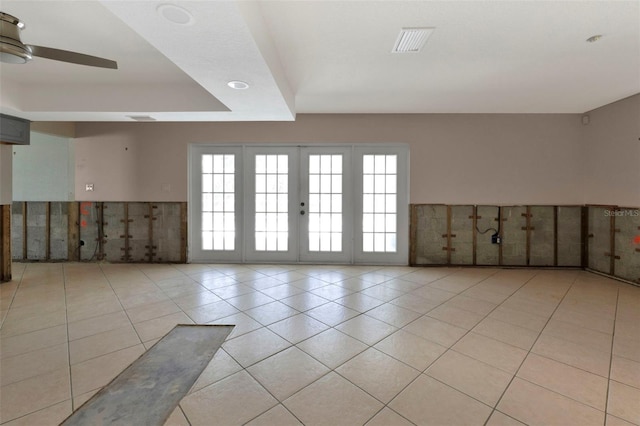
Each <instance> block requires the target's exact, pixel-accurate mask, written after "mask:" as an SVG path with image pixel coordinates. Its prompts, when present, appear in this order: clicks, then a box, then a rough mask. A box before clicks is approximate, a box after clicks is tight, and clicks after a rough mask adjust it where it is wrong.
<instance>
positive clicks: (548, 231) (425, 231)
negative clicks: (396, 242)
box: [410, 204, 582, 267]
mask: <svg viewBox="0 0 640 426" xmlns="http://www.w3.org/2000/svg"><path fill="white" fill-rule="evenodd" d="M411 214H412V217H411V227H412V229H411V242H410V243H411V250H410V253H411V259H410V263H411V264H412V265H482V266H561V267H581V266H582V264H581V262H582V207H579V206H575V207H574V206H568V207H565V206H500V207H498V206H470V205H460V206H458V205H454V206H443V205H430V204H419V205H412V206H411ZM497 237H499V238H500V241H499V242H498V243H494V242H493V240H494V239H497Z"/></svg>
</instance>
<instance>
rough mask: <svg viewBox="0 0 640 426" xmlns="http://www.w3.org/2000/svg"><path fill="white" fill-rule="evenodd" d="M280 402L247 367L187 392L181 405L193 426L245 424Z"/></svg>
mask: <svg viewBox="0 0 640 426" xmlns="http://www.w3.org/2000/svg"><path fill="white" fill-rule="evenodd" d="M277 403H278V401H276V400H275V399H274V398H273V397H272V396H271V395H270V394H269V392H267V391H266V390H265V389H264V388H263V387H262V386H260V384H259V383H258V382H257V381H256V380H255V379H253V378H252V377H251V376H250V375H249V374H248V373H247V372H246V371H240V372H238V373H235V374H233V375H232V376H229V377H227V378H226V379H223V380H220V381H219V382H217V383H215V384H213V385H211V386H207V387H206V388H204V389H201V390H199V391H197V392H194V393H192V394H190V395H187V396H186V397H184V398H183V399H182V402H181V403H180V407H181V408H182V411H183V412H184V414H185V416H186V417H187V419H188V420H189V423H191V425H192V426H198V425H213V424H215V425H218V424H219V425H225V426H234V425H243V424H245V423H246V422H247V421H249V420H251V419H253V418H255V417H256V416H258V415H259V414H261V413H263V412H265V411H267V410H268V409H270V408H271V407H274V406H275V405H276V404H277Z"/></svg>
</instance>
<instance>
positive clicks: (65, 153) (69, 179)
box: [13, 131, 75, 201]
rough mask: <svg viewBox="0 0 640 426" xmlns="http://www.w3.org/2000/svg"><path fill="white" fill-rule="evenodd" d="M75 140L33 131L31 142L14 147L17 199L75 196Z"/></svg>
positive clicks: (49, 198)
mask: <svg viewBox="0 0 640 426" xmlns="http://www.w3.org/2000/svg"><path fill="white" fill-rule="evenodd" d="M73 149H74V147H73V140H72V139H69V138H63V137H58V136H52V135H47V134H44V133H38V132H33V131H32V132H31V145H25V146H21V145H15V146H14V147H13V199H14V200H15V201H70V200H73V199H74V173H75V160H74V155H73Z"/></svg>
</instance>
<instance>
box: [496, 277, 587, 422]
mask: <svg viewBox="0 0 640 426" xmlns="http://www.w3.org/2000/svg"><path fill="white" fill-rule="evenodd" d="M577 280H578V275H576V277H575V278H574V279H573V281H572V282H571V285H570V286H569V288H567V290H566V291H565V293H564V295H563V296H562V299H560V301H559V302H558V304H557V305H556V307H555V309H554V310H553V312H552V313H551V315H549V318H548V319H547V322H546V323H545V325H544V327H542V328H541V329H540V332H539V333H538V337H536V340H534V341H533V343H532V344H531V347H530V348H529V350H528V351H527V355H526V356H525V357H524V358H523V359H522V362H521V363H520V365H519V366H518V368H517V370H516V371H515V373H513V377H511V380H510V381H509V383H508V384H507V386H506V387H505V388H504V391H502V394H501V395H500V398H498V401H496V403H495V405H494V406H493V410H492V411H491V415H490V416H489V417H488V418H487V420H486V421H485V423H484V426H487V423H488V422H489V419H490V418H491V416H493V413H494V412H495V411H498V412H500V413H502V412H501V411H499V410H498V409H497V407H498V405H500V402H501V401H502V398H504V395H505V394H506V393H507V390H508V389H509V387H510V386H511V384H512V383H513V381H514V380H515V379H516V377H517V376H518V372H519V371H520V369H521V368H522V366H523V365H524V363H525V361H526V360H527V358H528V357H529V355H530V354H531V350H532V349H533V347H534V346H535V345H536V343H537V342H538V340H539V339H540V336H542V333H543V331H544V329H545V328H546V327H547V325H548V324H549V321H551V318H553V315H554V314H555V313H556V311H557V310H558V308H559V307H560V305H561V304H562V302H563V301H564V299H565V298H566V297H567V294H569V292H570V291H571V289H572V288H573V286H574V285H575V283H576V281H577ZM556 393H557V392H556ZM563 396H564V395H563ZM502 414H505V413H502ZM507 415H508V414H507ZM509 417H511V416H509ZM516 420H518V419H516ZM518 421H520V420H518Z"/></svg>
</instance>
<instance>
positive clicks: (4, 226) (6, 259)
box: [0, 204, 11, 282]
mask: <svg viewBox="0 0 640 426" xmlns="http://www.w3.org/2000/svg"><path fill="white" fill-rule="evenodd" d="M5 281H11V204H8V205H1V206H0V282H5Z"/></svg>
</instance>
